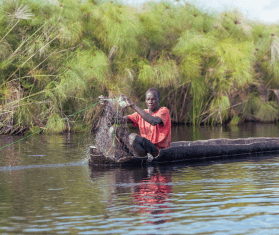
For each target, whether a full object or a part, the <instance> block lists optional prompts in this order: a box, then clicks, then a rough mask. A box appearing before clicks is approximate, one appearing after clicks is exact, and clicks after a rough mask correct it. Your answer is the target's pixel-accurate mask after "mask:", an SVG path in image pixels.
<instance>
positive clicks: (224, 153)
mask: <svg viewBox="0 0 279 235" xmlns="http://www.w3.org/2000/svg"><path fill="white" fill-rule="evenodd" d="M277 151H279V138H245V139H212V140H199V141H180V142H173V143H171V146H170V147H169V148H167V149H163V150H161V151H160V154H159V156H158V157H157V158H154V159H153V160H152V162H154V163H155V162H157V163H168V162H182V161H191V162H198V161H204V160H212V159H219V158H228V157H234V158H235V157H242V156H247V155H255V154H259V153H267V154H268V153H274V152H277ZM147 162H148V160H147V158H129V159H127V161H125V159H123V160H122V161H121V162H117V161H115V160H114V159H109V158H106V157H105V156H103V155H102V154H101V153H100V152H98V150H97V149H96V148H94V147H91V148H90V164H97V165H100V164H110V165H115V164H121V165H122V164H143V163H147Z"/></svg>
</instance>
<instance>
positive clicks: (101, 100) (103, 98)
mask: <svg viewBox="0 0 279 235" xmlns="http://www.w3.org/2000/svg"><path fill="white" fill-rule="evenodd" d="M98 99H99V100H100V104H101V105H106V104H107V103H108V101H107V100H106V99H107V97H105V96H103V95H100V96H99V97H98Z"/></svg>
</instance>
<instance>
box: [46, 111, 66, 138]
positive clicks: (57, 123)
mask: <svg viewBox="0 0 279 235" xmlns="http://www.w3.org/2000/svg"><path fill="white" fill-rule="evenodd" d="M66 128H67V126H66V121H65V119H62V118H61V117H60V116H59V115H58V114H57V113H53V114H52V115H50V117H49V119H48V121H47V124H46V132H47V133H62V132H64V131H66Z"/></svg>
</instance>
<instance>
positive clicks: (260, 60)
mask: <svg viewBox="0 0 279 235" xmlns="http://www.w3.org/2000/svg"><path fill="white" fill-rule="evenodd" d="M278 85H279V28H278V25H267V24H263V23H259V22H251V21H249V20H247V19H246V18H245V17H243V16H242V15H241V14H240V13H239V12H238V11H237V10H232V11H226V12H223V13H220V14H218V15H216V14H211V13H208V12H205V11H203V10H202V9H199V8H197V7H196V6H194V5H191V4H187V3H184V2H183V1H179V0H176V1H162V2H156V3H153V2H148V3H146V4H143V5H141V6H137V7H133V6H129V5H125V4H122V3H120V2H115V1H97V0H88V1H74V0H59V1H50V2H48V1H34V0H24V1H20V0H19V1H15V0H1V1H0V133H1V134H20V133H24V132H26V131H31V132H32V131H33V132H34V131H38V130H40V129H45V130H46V131H48V132H64V131H82V130H83V131H84V130H86V129H88V128H90V126H92V125H94V123H95V122H96V120H97V118H98V115H99V113H100V107H99V106H94V107H92V108H90V109H87V110H85V111H84V112H81V113H78V114H76V115H72V116H70V117H69V116H68V115H71V114H74V113H76V112H78V111H79V110H83V109H85V108H86V107H88V106H90V105H92V104H94V103H96V102H97V101H98V100H97V97H98V96H99V95H101V94H103V95H106V96H109V97H116V96H118V95H120V94H125V95H126V96H128V97H130V98H131V100H133V101H135V102H138V103H140V102H143V101H144V92H145V91H146V90H147V89H148V88H149V87H156V88H158V89H160V90H161V91H162V94H161V98H162V100H161V105H165V106H167V107H168V108H169V109H170V110H171V118H172V121H173V122H176V123H189V124H193V125H201V124H210V125H215V124H232V125H235V124H238V123H239V122H241V121H261V122H275V121H276V120H277V119H278V111H279V105H278V98H279V89H278Z"/></svg>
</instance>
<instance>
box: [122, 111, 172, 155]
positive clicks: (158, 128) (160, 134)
mask: <svg viewBox="0 0 279 235" xmlns="http://www.w3.org/2000/svg"><path fill="white" fill-rule="evenodd" d="M144 111H145V112H147V113H149V110H148V109H145V110H144ZM151 115H152V116H153V117H159V118H161V119H162V121H163V124H157V125H155V126H152V125H151V124H150V123H148V122H146V121H145V120H143V118H142V117H141V116H140V115H139V114H138V113H137V112H135V113H133V114H131V115H127V116H128V118H129V119H130V120H131V122H132V125H133V127H137V126H138V127H139V131H140V135H141V136H142V137H144V138H146V139H148V140H150V141H151V143H153V144H154V145H155V146H156V147H157V149H158V150H160V149H164V148H168V147H170V143H171V119H170V113H169V110H168V108H166V107H161V108H159V109H158V110H157V111H156V112H154V113H152V114H151Z"/></svg>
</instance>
